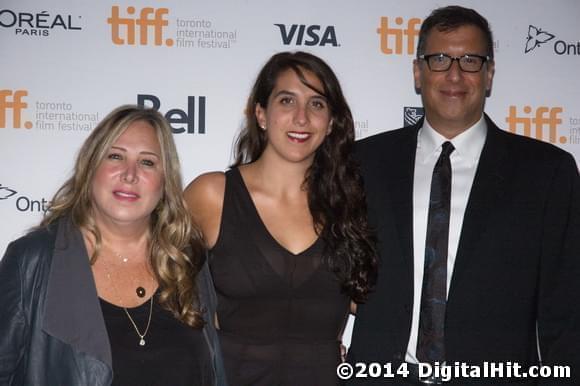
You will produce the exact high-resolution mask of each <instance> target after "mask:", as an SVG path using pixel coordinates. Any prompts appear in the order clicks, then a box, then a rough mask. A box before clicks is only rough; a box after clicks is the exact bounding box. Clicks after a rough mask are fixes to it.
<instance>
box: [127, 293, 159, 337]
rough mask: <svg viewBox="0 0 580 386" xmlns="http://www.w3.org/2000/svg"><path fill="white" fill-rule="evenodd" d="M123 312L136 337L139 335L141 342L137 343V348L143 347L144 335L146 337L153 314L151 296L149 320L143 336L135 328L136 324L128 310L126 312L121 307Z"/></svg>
mask: <svg viewBox="0 0 580 386" xmlns="http://www.w3.org/2000/svg"><path fill="white" fill-rule="evenodd" d="M123 310H124V311H125V313H126V314H127V317H128V318H129V320H130V321H131V324H132V325H133V328H135V332H136V333H137V335H139V338H141V340H140V341H139V346H145V335H147V332H148V331H149V326H150V325H151V315H152V314H153V296H151V299H150V301H149V319H148V320H147V327H145V331H143V334H141V332H140V331H139V329H138V328H137V324H136V323H135V321H134V320H133V318H132V317H131V314H129V310H127V309H126V308H125V307H123Z"/></svg>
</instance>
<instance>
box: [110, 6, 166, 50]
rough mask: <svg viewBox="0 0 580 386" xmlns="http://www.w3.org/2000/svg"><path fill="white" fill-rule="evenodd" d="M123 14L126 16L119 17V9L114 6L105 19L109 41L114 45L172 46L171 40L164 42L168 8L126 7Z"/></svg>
mask: <svg viewBox="0 0 580 386" xmlns="http://www.w3.org/2000/svg"><path fill="white" fill-rule="evenodd" d="M125 12H126V14H125V15H123V16H121V9H120V7H119V6H118V5H114V6H113V7H112V8H111V16H110V17H109V18H108V19H107V23H108V24H110V25H111V40H112V42H113V43H114V44H116V45H130V46H134V45H141V46H147V45H150V44H152V45H154V46H163V45H165V46H168V47H171V46H173V43H174V41H173V39H171V38H168V39H165V40H164V33H165V28H166V27H167V25H168V24H169V22H168V21H167V19H166V18H165V16H167V15H168V14H169V9H168V8H153V7H145V8H141V9H140V10H137V8H135V7H127V8H126V9H125ZM137 15H138V16H137ZM151 34H152V37H153V41H152V42H151V36H150V35H151ZM137 36H138V39H136V37H137Z"/></svg>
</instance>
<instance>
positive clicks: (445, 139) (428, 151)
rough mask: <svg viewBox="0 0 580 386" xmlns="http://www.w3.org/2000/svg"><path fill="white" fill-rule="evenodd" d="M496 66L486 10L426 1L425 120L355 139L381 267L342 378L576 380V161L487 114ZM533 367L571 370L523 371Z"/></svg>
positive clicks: (364, 381) (579, 250) (422, 54)
mask: <svg viewBox="0 0 580 386" xmlns="http://www.w3.org/2000/svg"><path fill="white" fill-rule="evenodd" d="M494 70H495V63H494V55H493V40H492V34H491V31H490V28H489V25H488V22H487V20H486V19H485V18H483V17H482V16H481V15H479V14H478V13H477V12H476V11H474V10H472V9H466V8H463V7H458V6H449V7H444V8H440V9H437V10H435V11H433V12H432V13H431V15H430V16H429V17H428V18H427V19H426V20H425V21H424V23H423V25H422V27H421V31H420V35H419V44H418V48H417V58H416V59H415V60H414V62H413V74H414V79H415V88H416V89H417V91H418V92H419V93H420V94H421V98H422V101H423V106H424V109H425V118H424V119H422V120H421V121H420V122H418V123H417V124H416V125H415V126H412V127H408V128H403V129H399V130H395V131H390V132H386V133H383V134H379V135H376V136H373V137H370V138H367V139H365V140H362V141H360V142H358V143H357V152H358V154H359V159H360V161H361V166H362V171H363V176H364V180H365V187H366V191H367V200H368V205H369V217H370V221H371V224H372V225H373V226H374V228H375V229H376V231H377V234H378V241H379V252H380V255H381V261H382V264H381V268H380V269H381V270H380V272H379V278H378V284H377V288H376V291H375V293H373V294H372V295H371V298H370V299H369V301H368V303H366V304H363V305H359V306H358V310H357V315H356V321H355V325H354V331H353V337H352V343H351V348H350V350H349V354H348V359H349V362H350V363H351V364H353V365H354V366H355V369H356V371H355V375H354V376H353V377H352V378H351V380H350V383H349V384H357V385H372V384H385V383H390V384H400V385H408V384H440V383H443V382H444V381H447V380H449V375H451V381H450V383H451V384H456V385H466V384H470V383H471V382H476V383H480V384H484V385H500V384H518V385H536V384H546V385H556V384H558V385H560V384H579V383H577V382H578V381H577V379H578V377H579V376H580V365H579V364H578V352H580V337H579V335H580V333H579V328H580V318H579V313H578V308H579V304H580V289H579V283H580V267H579V266H580V178H579V176H578V169H577V167H576V165H575V162H574V159H573V158H572V156H571V155H570V154H568V153H566V152H565V151H563V150H561V149H558V148H556V147H555V146H552V145H550V144H547V143H543V142H540V141H536V140H532V139H528V138H525V137H521V136H516V135H513V134H511V133H507V132H505V131H503V130H501V129H499V128H498V127H497V126H496V125H495V123H494V122H493V121H492V120H491V119H490V118H489V117H488V116H487V115H486V114H484V112H483V110H484V104H485V98H486V96H487V95H488V94H489V92H490V90H491V86H492V80H493V76H494ZM373 362H374V363H379V364H380V365H381V366H382V367H380V369H381V371H380V375H379V377H378V378H376V377H375V376H376V375H377V371H376V368H372V370H371V366H374V367H376V365H371V363H373ZM485 362H487V365H486V364H485ZM357 363H358V364H357ZM355 364H356V365H355ZM539 364H544V365H570V366H571V377H572V378H568V379H557V380H556V379H555V378H551V379H535V378H519V377H518V376H519V375H521V374H523V373H527V372H528V368H529V366H534V365H539ZM365 366H367V367H365ZM445 366H450V367H445ZM462 366H463V369H469V370H470V371H467V370H462ZM466 366H479V367H466ZM485 366H488V368H487V372H486V369H485ZM518 366H521V368H518V370H517V371H516V370H514V368H515V367H518ZM458 367H459V368H458ZM444 369H447V370H444ZM444 371H447V372H446V373H444ZM449 371H451V373H449ZM477 371H479V373H478V372H477ZM357 372H358V377H357ZM364 375H366V377H361V376H364ZM392 376H394V378H391V377H392ZM522 377H523V376H522ZM575 382H576V383H575Z"/></svg>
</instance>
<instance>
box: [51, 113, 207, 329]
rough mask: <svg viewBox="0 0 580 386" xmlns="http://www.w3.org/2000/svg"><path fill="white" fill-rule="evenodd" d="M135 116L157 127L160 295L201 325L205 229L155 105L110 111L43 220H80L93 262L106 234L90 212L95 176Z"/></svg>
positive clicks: (155, 245)
mask: <svg viewBox="0 0 580 386" xmlns="http://www.w3.org/2000/svg"><path fill="white" fill-rule="evenodd" d="M136 121H145V122H147V123H149V124H150V125H151V126H152V127H153V128H154V129H155V133H156V134H157V139H158V141H159V146H160V147H161V158H162V161H163V172H164V187H163V194H162V197H161V200H160V201H159V203H158V204H157V206H156V208H155V209H154V211H153V213H152V214H151V224H150V234H151V236H150V237H151V240H150V242H149V259H150V264H151V268H152V270H153V273H154V275H155V277H156V279H157V281H158V284H159V290H160V294H159V301H160V303H161V305H162V306H163V307H164V308H166V309H167V310H169V311H170V312H171V313H172V314H173V316H174V317H175V318H176V319H178V320H180V321H182V322H184V323H185V324H187V325H189V326H191V327H194V328H200V327H201V326H203V324H204V321H203V319H202V316H201V313H200V310H199V303H198V301H197V287H196V285H195V280H194V278H195V277H196V275H197V273H198V272H199V270H200V268H201V265H202V264H203V256H204V255H203V252H204V251H203V243H202V235H201V232H200V231H199V229H197V228H196V227H195V226H193V224H192V222H191V218H190V216H189V213H188V212H187V209H186V206H185V205H186V204H185V201H184V200H183V196H182V190H183V189H182V184H181V171H180V166H179V158H178V155H177V149H176V147H175V142H174V141H173V135H172V132H171V127H169V124H168V123H167V121H166V120H165V118H164V117H163V116H162V115H161V114H160V113H158V112H157V111H155V110H152V109H145V108H142V107H139V106H134V105H124V106H120V107H118V108H116V109H115V110H113V111H112V112H111V113H110V114H109V115H107V117H105V118H104V119H103V120H102V121H101V122H100V123H99V124H98V125H97V127H95V129H94V130H93V131H92V133H91V134H90V135H89V137H88V138H87V139H86V141H85V142H84V144H83V146H82V147H81V149H80V151H79V153H78V155H77V158H76V162H75V166H74V171H73V175H72V177H70V178H69V179H68V180H67V181H66V182H65V183H64V184H63V185H62V186H61V187H60V189H59V190H58V191H57V193H56V194H55V196H54V198H53V199H52V202H51V205H50V207H49V210H48V212H47V214H46V216H45V218H44V219H43V221H42V223H41V224H40V225H41V226H46V225H48V224H50V223H52V222H54V221H56V220H57V219H60V218H61V217H65V216H69V217H70V218H71V220H72V221H73V223H74V224H75V225H76V226H78V227H79V228H83V229H85V230H87V231H88V232H90V233H91V234H92V236H93V237H94V240H95V249H94V252H93V254H92V255H91V256H90V262H91V264H94V263H95V261H96V260H97V259H98V256H99V252H100V251H101V247H102V238H101V234H100V232H99V229H98V227H97V226H96V224H95V221H94V218H93V215H92V210H93V202H92V201H93V200H92V195H91V186H92V181H93V179H94V175H95V171H96V169H97V167H98V165H100V163H101V162H102V160H103V159H104V158H105V156H106V155H107V152H108V151H109V149H110V148H111V146H112V145H113V144H114V143H115V141H116V140H117V139H118V138H119V136H121V134H122V133H123V132H124V131H125V130H126V129H127V128H128V127H129V126H130V125H131V124H132V123H134V122H136Z"/></svg>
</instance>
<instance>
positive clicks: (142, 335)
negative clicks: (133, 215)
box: [105, 255, 154, 346]
mask: <svg viewBox="0 0 580 386" xmlns="http://www.w3.org/2000/svg"><path fill="white" fill-rule="evenodd" d="M119 256H120V255H119ZM105 271H106V274H107V279H108V280H109V282H110V283H111V286H112V288H113V290H114V291H115V294H116V295H117V298H118V299H119V303H120V304H123V302H122V301H121V297H120V296H119V290H118V289H117V285H116V284H115V283H114V282H113V280H112V279H111V271H110V270H109V267H108V266H107V265H106V264H105ZM139 290H141V292H140V291H139ZM140 293H141V294H142V296H141V295H140ZM137 296H139V297H141V298H142V297H144V296H145V289H144V288H143V287H137ZM153 297H154V295H153V296H151V299H149V317H148V318H147V326H145V330H144V331H143V333H141V331H139V328H138V327H137V323H135V320H133V318H132V317H131V314H130V313H129V310H127V307H121V308H123V311H125V314H126V315H127V317H128V318H129V321H130V322H131V325H132V326H133V328H134V329H135V332H136V333H137V335H138V336H139V346H145V343H146V342H145V336H147V332H149V326H150V325H151V316H152V315H153Z"/></svg>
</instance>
